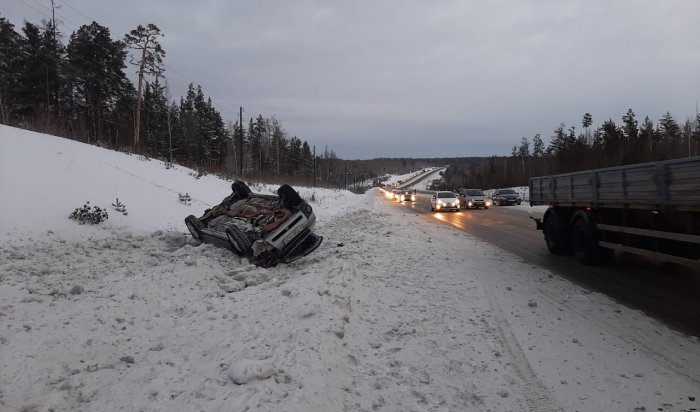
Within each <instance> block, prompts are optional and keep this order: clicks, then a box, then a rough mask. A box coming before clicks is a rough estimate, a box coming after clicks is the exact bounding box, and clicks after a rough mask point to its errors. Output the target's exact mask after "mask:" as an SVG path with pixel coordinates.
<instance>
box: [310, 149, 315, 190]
mask: <svg viewBox="0 0 700 412" xmlns="http://www.w3.org/2000/svg"><path fill="white" fill-rule="evenodd" d="M311 186H316V145H314V182H313V183H312V184H311Z"/></svg>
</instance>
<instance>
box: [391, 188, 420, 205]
mask: <svg viewBox="0 0 700 412" xmlns="http://www.w3.org/2000/svg"><path fill="white" fill-rule="evenodd" d="M394 200H396V201H397V202H415V201H416V195H415V193H413V191H411V190H399V191H398V192H396V197H395V198H394Z"/></svg>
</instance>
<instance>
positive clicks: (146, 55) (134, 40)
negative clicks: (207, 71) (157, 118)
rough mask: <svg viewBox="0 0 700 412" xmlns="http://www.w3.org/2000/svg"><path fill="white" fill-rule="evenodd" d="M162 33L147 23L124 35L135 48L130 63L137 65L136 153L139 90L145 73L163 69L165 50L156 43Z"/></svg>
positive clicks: (155, 73) (156, 73) (138, 144)
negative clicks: (134, 53)
mask: <svg viewBox="0 0 700 412" xmlns="http://www.w3.org/2000/svg"><path fill="white" fill-rule="evenodd" d="M162 36H163V34H162V33H161V32H160V29H159V28H158V26H156V25H155V24H148V25H147V26H146V27H143V26H142V25H140V24H139V25H138V27H137V28H136V29H134V30H131V31H130V32H129V33H128V34H126V35H125V36H124V42H125V43H126V45H127V46H128V47H129V48H130V49H132V50H136V52H137V54H140V55H137V57H136V58H135V59H132V60H131V63H132V64H135V65H137V66H138V67H139V69H138V71H137V73H138V75H139V81H138V88H137V90H136V125H135V132H134V150H135V151H136V152H137V153H138V152H139V151H140V150H141V142H140V130H141V91H142V90H143V78H144V76H145V75H153V76H159V75H161V74H162V73H163V72H164V71H165V68H164V67H163V58H164V57H165V51H164V50H163V49H162V48H161V47H160V43H158V37H162Z"/></svg>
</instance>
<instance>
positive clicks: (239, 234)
mask: <svg viewBox="0 0 700 412" xmlns="http://www.w3.org/2000/svg"><path fill="white" fill-rule="evenodd" d="M226 238H227V239H228V243H229V245H230V246H231V249H232V250H233V253H235V254H237V255H238V256H248V255H249V254H250V253H251V252H252V251H253V246H252V244H251V242H250V239H248V236H246V235H245V233H243V231H242V230H241V229H239V228H238V227H236V226H231V227H229V228H227V229H226Z"/></svg>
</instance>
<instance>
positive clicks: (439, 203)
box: [437, 200, 445, 206]
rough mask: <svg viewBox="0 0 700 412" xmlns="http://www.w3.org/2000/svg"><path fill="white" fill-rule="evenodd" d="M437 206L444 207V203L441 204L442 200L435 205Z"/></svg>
mask: <svg viewBox="0 0 700 412" xmlns="http://www.w3.org/2000/svg"><path fill="white" fill-rule="evenodd" d="M437 204H438V206H442V205H444V204H445V203H443V201H442V200H438V203H437Z"/></svg>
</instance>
